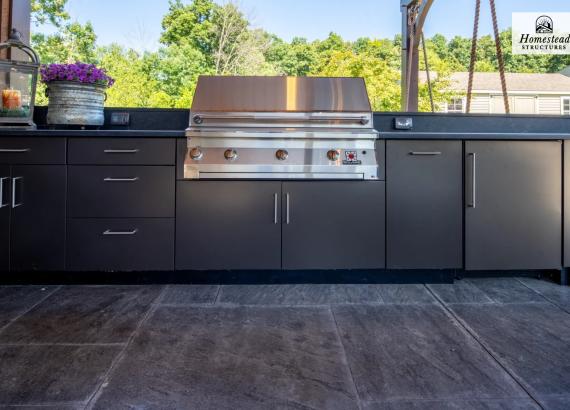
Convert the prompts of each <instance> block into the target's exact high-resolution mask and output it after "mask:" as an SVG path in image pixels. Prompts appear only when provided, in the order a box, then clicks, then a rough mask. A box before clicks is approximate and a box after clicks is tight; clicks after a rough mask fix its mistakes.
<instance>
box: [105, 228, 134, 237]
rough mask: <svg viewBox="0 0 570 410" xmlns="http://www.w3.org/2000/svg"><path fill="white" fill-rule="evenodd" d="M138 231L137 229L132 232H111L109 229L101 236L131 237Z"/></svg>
mask: <svg viewBox="0 0 570 410" xmlns="http://www.w3.org/2000/svg"><path fill="white" fill-rule="evenodd" d="M138 231H139V230H138V229H133V230H132V231H113V230H111V229H107V230H106V231H105V232H103V235H105V236H132V235H136V234H137V232H138Z"/></svg>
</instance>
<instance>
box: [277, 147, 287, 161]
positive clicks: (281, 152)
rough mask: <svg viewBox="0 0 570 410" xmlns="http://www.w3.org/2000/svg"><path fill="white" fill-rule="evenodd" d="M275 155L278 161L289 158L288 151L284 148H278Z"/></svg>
mask: <svg viewBox="0 0 570 410" xmlns="http://www.w3.org/2000/svg"><path fill="white" fill-rule="evenodd" d="M275 156H276V157H277V159H278V160H279V161H285V160H286V159H287V158H289V153H288V152H287V151H286V150H284V149H280V150H279V151H277V152H276V153H275Z"/></svg>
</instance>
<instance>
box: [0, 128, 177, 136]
mask: <svg viewBox="0 0 570 410" xmlns="http://www.w3.org/2000/svg"><path fill="white" fill-rule="evenodd" d="M0 137H91V138H93V137H95V138H97V137H121V138H136V137H141V138H153V137H154V138H159V137H160V138H182V137H185V131H184V130H176V131H172V130H171V131H165V130H53V129H39V130H0Z"/></svg>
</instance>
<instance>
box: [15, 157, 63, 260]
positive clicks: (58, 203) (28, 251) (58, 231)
mask: <svg viewBox="0 0 570 410" xmlns="http://www.w3.org/2000/svg"><path fill="white" fill-rule="evenodd" d="M12 184H13V190H12V192H13V199H12V201H13V207H12V210H11V212H12V215H11V227H10V249H11V257H10V265H11V269H12V270H15V271H31V270H40V271H49V270H63V269H64V267H65V191H66V167H65V165H21V166H13V167H12Z"/></svg>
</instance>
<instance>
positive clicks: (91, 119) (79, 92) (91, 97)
mask: <svg viewBox="0 0 570 410" xmlns="http://www.w3.org/2000/svg"><path fill="white" fill-rule="evenodd" d="M105 90H106V87H104V86H100V85H94V84H83V83H78V82H74V81H54V82H51V83H49V84H48V88H47V94H48V96H49V104H48V114H47V123H48V124H50V125H83V126H102V125H103V124H104V122H105V117H104V104H105V99H106V94H105Z"/></svg>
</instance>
